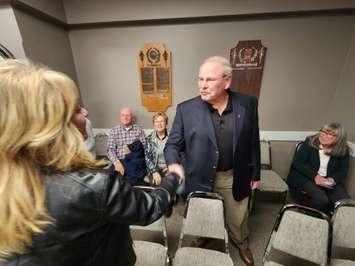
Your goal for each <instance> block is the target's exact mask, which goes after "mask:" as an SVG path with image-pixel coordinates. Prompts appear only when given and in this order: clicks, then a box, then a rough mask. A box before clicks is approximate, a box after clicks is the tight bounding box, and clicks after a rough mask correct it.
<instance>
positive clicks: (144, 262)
mask: <svg viewBox="0 0 355 266" xmlns="http://www.w3.org/2000/svg"><path fill="white" fill-rule="evenodd" d="M135 188H138V189H143V190H145V191H147V192H150V191H152V190H153V189H154V188H152V187H146V186H136V187H135ZM130 230H131V232H132V233H133V235H136V233H140V234H142V233H144V234H149V233H154V234H155V235H156V234H158V235H159V243H158V242H154V241H153V240H155V241H156V237H152V241H147V240H138V239H135V237H134V241H133V248H134V251H135V253H136V256H137V261H136V264H135V265H136V266H166V265H169V264H170V258H169V255H168V238H167V230H166V221H165V217H164V216H162V217H161V218H160V219H159V220H157V221H155V222H154V223H152V224H150V225H146V226H137V225H135V226H130ZM161 242H162V243H163V244H162V243H161Z"/></svg>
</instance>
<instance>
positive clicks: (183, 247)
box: [131, 187, 233, 266]
mask: <svg viewBox="0 0 355 266" xmlns="http://www.w3.org/2000/svg"><path fill="white" fill-rule="evenodd" d="M141 189H142V188H141ZM143 189H145V190H148V191H149V190H150V189H151V188H148V187H144V188H143ZM137 230H138V231H145V232H147V231H155V232H159V233H160V234H161V237H162V243H163V244H161V243H156V242H151V241H146V240H134V249H135V252H136V255H137V262H136V265H137V266H143V265H144V266H153V265H154V266H159V265H162V266H163V265H164V266H166V265H170V264H172V265H173V266H182V265H184V266H189V265H191V266H196V265H204V266H215V265H219V266H233V261H232V259H231V257H230V256H229V248H228V233H227V230H226V227H225V219H224V208H223V198H222V197H221V196H220V195H218V194H217V193H208V192H193V193H191V194H190V195H189V196H188V198H187V201H186V206H185V213H184V218H183V224H182V228H181V233H180V238H179V244H178V249H177V251H176V253H175V256H174V258H173V260H172V259H171V258H170V257H169V255H168V241H167V233H166V221H165V217H162V218H161V219H159V220H158V221H156V222H155V223H153V224H151V225H148V226H131V231H133V233H135V232H134V231H137ZM191 237H192V238H191ZM193 238H195V239H196V238H208V239H217V240H219V241H223V243H224V245H223V246H224V252H222V251H217V250H212V249H207V248H201V247H195V246H193V245H191V243H193V241H191V239H193Z"/></svg>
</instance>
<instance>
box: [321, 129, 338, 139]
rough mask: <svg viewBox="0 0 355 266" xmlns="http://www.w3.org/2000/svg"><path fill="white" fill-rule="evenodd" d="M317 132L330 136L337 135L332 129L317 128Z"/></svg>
mask: <svg viewBox="0 0 355 266" xmlns="http://www.w3.org/2000/svg"><path fill="white" fill-rule="evenodd" d="M319 133H321V134H324V135H327V136H331V137H334V138H335V137H337V136H338V135H337V134H336V133H334V132H332V131H326V130H319Z"/></svg>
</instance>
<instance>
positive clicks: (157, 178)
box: [153, 172, 161, 186]
mask: <svg viewBox="0 0 355 266" xmlns="http://www.w3.org/2000/svg"><path fill="white" fill-rule="evenodd" d="M160 183H161V176H160V174H159V172H154V173H153V184H154V185H157V186H158V185H160Z"/></svg>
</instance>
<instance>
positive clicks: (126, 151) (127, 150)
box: [123, 145, 131, 155]
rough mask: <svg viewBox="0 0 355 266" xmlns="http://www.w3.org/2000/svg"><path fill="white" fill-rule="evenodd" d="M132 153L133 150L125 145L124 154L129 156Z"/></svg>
mask: <svg viewBox="0 0 355 266" xmlns="http://www.w3.org/2000/svg"><path fill="white" fill-rule="evenodd" d="M129 153H131V150H130V149H129V148H128V145H123V154H124V155H126V154H129Z"/></svg>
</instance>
